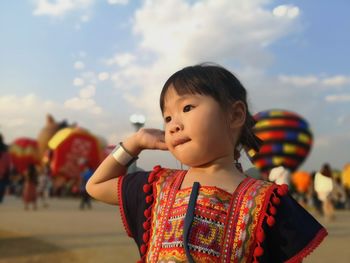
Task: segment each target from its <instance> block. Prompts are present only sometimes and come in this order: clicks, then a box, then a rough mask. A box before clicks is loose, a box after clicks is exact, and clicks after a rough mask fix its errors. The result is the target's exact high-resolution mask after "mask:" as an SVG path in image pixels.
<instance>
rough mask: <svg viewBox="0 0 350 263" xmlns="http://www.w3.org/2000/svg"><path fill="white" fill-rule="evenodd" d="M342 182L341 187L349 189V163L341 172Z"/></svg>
mask: <svg viewBox="0 0 350 263" xmlns="http://www.w3.org/2000/svg"><path fill="white" fill-rule="evenodd" d="M342 181H343V185H344V186H345V187H346V188H348V189H350V163H347V164H345V165H344V168H343V171H342Z"/></svg>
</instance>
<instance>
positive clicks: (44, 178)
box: [37, 165, 51, 208]
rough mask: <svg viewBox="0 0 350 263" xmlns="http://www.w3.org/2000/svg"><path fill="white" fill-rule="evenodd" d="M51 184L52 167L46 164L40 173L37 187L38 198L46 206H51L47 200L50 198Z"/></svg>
mask: <svg viewBox="0 0 350 263" xmlns="http://www.w3.org/2000/svg"><path fill="white" fill-rule="evenodd" d="M50 185H51V178H50V167H49V165H45V166H44V167H43V168H42V169H41V172H40V173H39V176H38V187H37V192H38V199H39V201H40V202H41V204H42V206H43V207H44V208H47V207H48V206H49V204H48V203H47V200H48V198H49V192H50Z"/></svg>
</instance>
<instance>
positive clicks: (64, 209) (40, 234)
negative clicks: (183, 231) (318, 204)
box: [0, 196, 350, 263]
mask: <svg viewBox="0 0 350 263" xmlns="http://www.w3.org/2000/svg"><path fill="white" fill-rule="evenodd" d="M49 203H50V206H49V208H47V209H44V208H41V207H40V206H39V209H38V210H37V211H25V210H24V209H23V204H22V202H21V200H20V199H18V198H15V197H12V196H6V197H5V200H4V203H3V204H1V205H0V263H5V262H6V263H44V262H50V263H61V262H62V263H66V262H72V263H83V262H84V263H89V262H91V263H92V262H94V263H95V262H100V263H112V262H113V263H114V262H136V261H137V260H138V259H139V256H138V252H137V250H136V246H135V245H134V243H133V240H132V239H130V238H129V237H128V236H127V235H126V233H125V231H124V228H123V225H122V222H121V220H120V214H119V209H118V207H115V206H109V205H105V204H102V203H98V202H93V209H92V210H79V199H51V200H50V201H49ZM317 219H318V220H319V221H320V222H321V223H322V224H323V225H325V226H326V228H327V230H328V231H329V236H328V237H327V238H326V240H325V241H324V242H323V243H322V244H321V245H320V247H319V248H318V249H317V250H315V251H314V252H313V253H312V254H311V255H310V256H309V257H308V258H307V259H306V260H305V261H304V263H312V262H315V263H316V262H317V263H326V262H327V263H328V262H334V263H347V262H350V249H349V248H348V244H350V211H337V212H336V219H335V220H334V221H332V222H328V223H327V222H324V220H323V219H322V218H317Z"/></svg>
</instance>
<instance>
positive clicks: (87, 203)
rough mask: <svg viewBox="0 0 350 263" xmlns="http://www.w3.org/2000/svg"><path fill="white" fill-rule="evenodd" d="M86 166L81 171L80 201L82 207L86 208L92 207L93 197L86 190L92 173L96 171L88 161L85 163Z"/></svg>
mask: <svg viewBox="0 0 350 263" xmlns="http://www.w3.org/2000/svg"><path fill="white" fill-rule="evenodd" d="M84 166H85V168H84V170H83V172H82V173H81V176H80V179H81V182H80V195H81V201H80V209H82V210H84V209H85V207H87V208H89V209H91V208H92V206H91V197H90V195H89V194H88V192H87V191H86V184H87V182H88V180H89V179H90V177H91V176H92V174H93V173H94V170H93V169H92V168H91V166H90V165H89V164H88V163H85V165H84Z"/></svg>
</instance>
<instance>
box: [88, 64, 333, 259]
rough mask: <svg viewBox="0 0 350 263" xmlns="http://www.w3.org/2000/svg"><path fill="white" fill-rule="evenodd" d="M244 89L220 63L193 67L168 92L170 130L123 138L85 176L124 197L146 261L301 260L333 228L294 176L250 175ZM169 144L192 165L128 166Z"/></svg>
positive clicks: (163, 98) (97, 191) (93, 190)
mask: <svg viewBox="0 0 350 263" xmlns="http://www.w3.org/2000/svg"><path fill="white" fill-rule="evenodd" d="M246 97H247V95H246V90H245V89H244V87H243V86H242V85H241V83H240V82H239V81H238V80H237V79H236V77H235V76H234V75H233V74H232V73H230V72H229V71H227V70H226V69H224V68H222V67H219V66H216V65H208V64H204V65H197V66H192V67H186V68H184V69H182V70H180V71H178V72H176V73H175V74H173V75H172V76H171V77H170V78H169V79H168V81H167V82H166V83H165V85H164V87H163V90H162V93H161V95H160V108H161V111H162V114H163V118H164V123H165V126H164V131H162V130H157V129H141V130H139V131H138V132H137V133H135V134H133V135H131V136H130V137H129V138H127V139H126V140H124V141H123V142H122V143H120V145H119V147H117V148H116V150H114V152H113V153H112V154H111V155H110V156H108V157H107V158H106V159H105V160H104V161H103V162H102V164H101V165H100V166H99V167H98V169H97V170H96V172H95V173H94V175H93V176H92V177H91V178H90V180H89V182H88V184H87V190H88V192H89V194H90V195H92V196H93V197H95V198H96V199H99V200H101V201H103V202H106V203H109V204H117V205H119V207H120V212H121V215H122V219H123V223H124V226H125V229H126V231H127V233H128V235H129V236H130V237H133V238H134V240H135V242H136V244H137V245H138V247H139V250H140V256H141V262H300V261H301V260H302V259H303V258H304V257H305V256H307V255H308V254H309V253H310V252H311V251H312V250H313V249H314V248H315V247H316V246H317V245H318V244H319V243H320V242H321V241H322V239H323V238H324V237H325V236H326V235H327V232H326V230H325V229H324V228H323V227H322V226H321V225H320V224H319V223H318V222H317V221H316V220H315V219H314V218H313V217H312V216H311V215H310V214H308V213H307V212H306V211H305V210H304V209H303V208H302V207H300V206H299V205H298V204H297V202H295V200H294V199H292V198H291V197H290V196H289V195H288V193H287V192H288V188H287V186H286V185H284V186H278V185H276V184H273V183H270V182H266V181H261V180H256V179H253V178H250V177H247V176H246V175H245V174H243V173H242V171H241V170H240V169H237V168H236V165H234V164H235V163H236V162H237V159H238V157H239V149H240V147H242V146H243V147H245V148H248V149H249V148H254V149H255V150H258V146H259V140H258V139H257V138H256V137H255V136H254V134H253V132H252V127H253V125H254V120H253V118H252V116H251V115H250V113H249V111H248V106H247V102H246ZM145 149H158V150H168V151H170V152H171V153H172V154H173V155H174V156H175V158H176V159H177V160H179V161H180V162H181V163H183V164H185V165H187V166H188V167H189V169H188V170H186V171H185V170H172V169H166V168H161V167H160V166H156V167H154V169H153V171H151V172H136V173H132V174H125V173H126V169H127V166H128V165H130V164H131V163H132V162H133V161H134V160H135V159H137V156H138V155H139V153H140V152H141V151H142V150H145Z"/></svg>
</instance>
